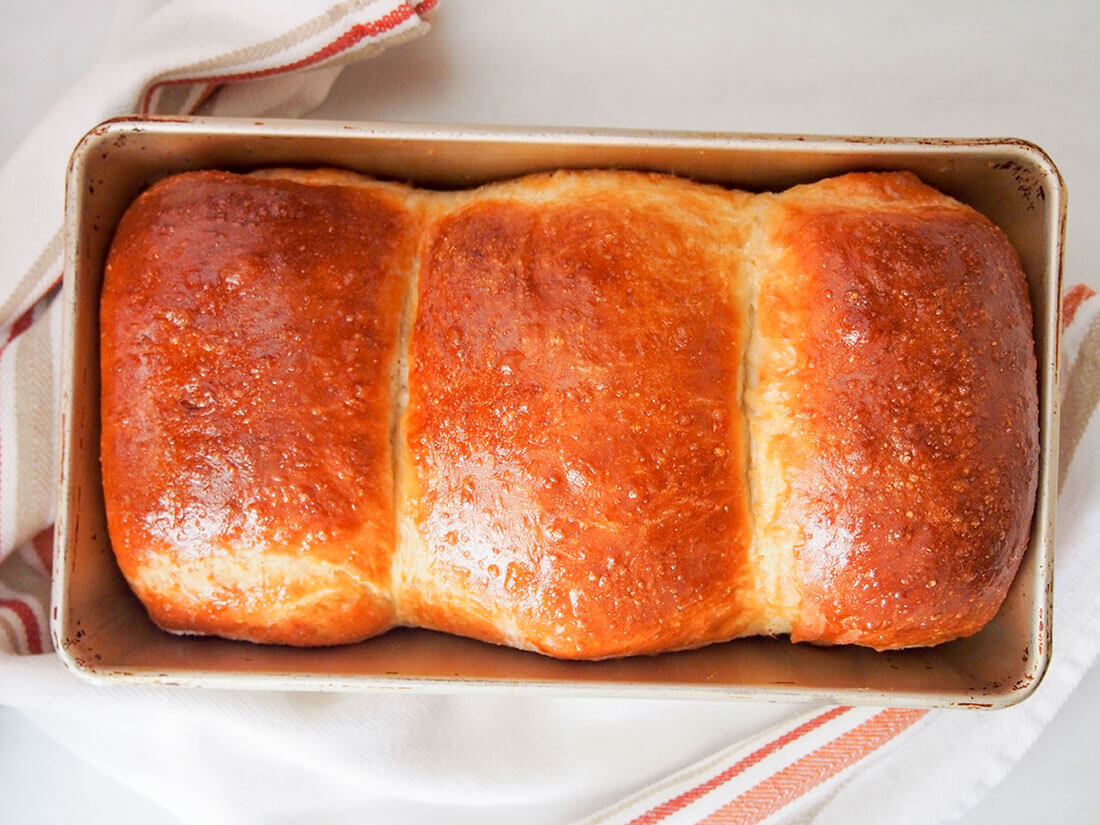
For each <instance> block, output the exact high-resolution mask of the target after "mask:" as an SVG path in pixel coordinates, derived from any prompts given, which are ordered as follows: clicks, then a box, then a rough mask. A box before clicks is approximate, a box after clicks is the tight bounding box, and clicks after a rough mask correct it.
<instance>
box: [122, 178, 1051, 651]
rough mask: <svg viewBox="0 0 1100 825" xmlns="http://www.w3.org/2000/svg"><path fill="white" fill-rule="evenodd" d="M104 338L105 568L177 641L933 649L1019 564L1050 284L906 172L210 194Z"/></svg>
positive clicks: (147, 224) (161, 191)
mask: <svg viewBox="0 0 1100 825" xmlns="http://www.w3.org/2000/svg"><path fill="white" fill-rule="evenodd" d="M101 324H102V376H103V398H102V405H103V410H102V411H103V416H102V417H103V439H102V451H103V452H102V456H103V478H104V489H105V493H106V500H107V512H108V520H109V526H110V532H111V538H112V543H113V545H114V547H115V551H116V554H117V555H118V558H119V563H120V566H121V568H122V570H123V572H124V574H125V575H126V577H127V579H128V580H129V581H130V583H131V585H132V586H133V587H134V589H135V592H137V594H138V596H139V597H140V598H141V599H142V600H143V602H144V603H145V604H146V606H147V608H148V610H149V612H150V615H151V616H152V617H153V619H154V620H155V621H156V622H157V623H158V624H160V625H161V626H163V627H165V628H167V629H170V630H174V631H179V632H192V633H208V634H216V635H223V636H230V637H233V638H242V639H250V640H253V641H259V642H279V643H288V644H336V643H342V642H352V641H356V640H359V639H362V638H365V637H367V636H370V635H374V634H376V633H380V632H382V631H384V630H386V629H388V628H389V627H391V626H393V625H395V624H407V625H413V626H423V627H431V628H435V629H439V630H444V631H448V632H454V633H461V634H464V635H469V636H474V637H476V638H481V639H484V640H487V641H492V642H497V643H503V644H508V645H513V646H517V647H523V648H527V649H532V650H537V651H540V652H543V653H547V654H550V655H554V656H559V657H566V658H603V657H608V656H621V655H630V654H637V653H656V652H660V651H665V650H674V649H682V648H689V647H696V646H699V645H703V644H707V643H710V642H714V641H719V640H724V639H729V638H734V637H738V636H743V635H750V634H782V633H790V634H791V637H792V638H793V639H794V640H796V641H798V640H807V641H813V642H817V643H827V644H832V643H856V644H863V645H869V646H872V647H876V648H879V649H885V648H894V647H906V646H913V645H927V644H936V643H939V642H941V641H946V640H948V639H951V638H956V637H958V636H963V635H968V634H970V633H973V632H975V631H977V630H978V629H980V628H981V626H982V625H984V623H985V622H987V621H988V619H989V618H991V617H992V615H993V614H994V613H995V612H996V610H997V608H998V606H999V605H1000V603H1001V601H1002V600H1003V599H1004V596H1005V594H1006V592H1007V589H1008V586H1009V584H1010V583H1011V580H1012V578H1013V576H1014V574H1015V571H1016V568H1017V566H1018V564H1019V561H1020V557H1021V555H1022V552H1023V550H1024V548H1025V546H1026V541H1027V534H1028V529H1029V526H1030V517H1031V511H1032V507H1033V502H1034V494H1035V485H1036V476H1037V452H1038V448H1037V424H1036V421H1037V402H1036V370H1035V360H1034V354H1033V345H1032V342H1031V321H1030V309H1029V306H1028V301H1027V293H1026V286H1025V282H1024V278H1023V274H1022V272H1021V271H1020V268H1019V263H1018V261H1017V260H1016V256H1015V253H1014V252H1013V250H1012V249H1011V247H1010V245H1009V244H1008V242H1007V240H1006V239H1005V238H1004V236H1003V234H1002V233H1001V232H1000V231H999V230H998V229H996V228H995V227H994V226H992V224H990V223H989V222H988V221H987V220H986V219H985V218H983V217H982V216H980V215H978V214H977V213H975V212H974V211H973V210H971V209H969V208H968V207H965V206H963V205H961V204H959V203H957V202H955V201H953V200H951V199H949V198H947V197H945V196H943V195H941V194H939V193H938V192H936V191H935V190H933V189H930V188H929V187H927V186H925V185H924V184H922V183H920V182H919V181H918V180H917V179H916V178H915V177H913V176H912V175H908V174H906V173H886V174H852V175H845V176H843V177H840V178H834V179H831V180H828V181H822V182H820V183H818V184H813V185H809V186H803V187H796V188H795V189H792V190H790V191H788V192H786V193H784V194H782V195H757V196H751V195H748V194H746V193H741V192H734V191H728V190H723V189H719V188H717V187H710V186H702V185H698V184H693V183H689V182H687V181H683V180H680V179H676V178H672V177H668V176H661V175H646V174H637V173H624V172H559V173H554V174H547V175H535V176H531V177H528V178H523V179H520V180H517V181H512V182H508V183H502V184H494V185H491V186H486V187H482V188H481V189H477V190H471V191H467V192H453V193H436V192H426V191H422V190H413V189H409V188H406V187H401V186H396V185H391V184H384V183H379V182H375V181H371V180H369V179H366V178H363V177H361V176H357V175H354V174H352V173H347V172H336V171H330V170H317V171H312V172H301V171H289V170H265V171H263V172H260V173H254V174H253V175H251V176H237V175H228V174H224V173H217V172H203V173H190V174H187V175H181V176H177V177H174V178H170V179H168V180H166V181H163V182H162V183H160V184H158V185H157V186H155V187H153V188H152V189H151V190H150V191H149V192H147V193H146V194H145V195H143V196H142V197H141V198H139V199H138V201H137V202H136V203H135V205H134V206H133V207H131V209H130V210H129V211H128V212H127V214H126V216H125V217H124V219H123V221H122V223H121V225H120V227H119V229H118V233H117V236H116V240H115V243H114V246H113V248H112V251H111V254H110V258H109V261H108V266H107V272H106V280H105V286H104V293H103V299H102V305H101Z"/></svg>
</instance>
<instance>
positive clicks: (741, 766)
mask: <svg viewBox="0 0 1100 825" xmlns="http://www.w3.org/2000/svg"><path fill="white" fill-rule="evenodd" d="M849 710H851V708H850V707H836V708H832V709H831V710H828V711H825V712H824V713H821V714H819V715H817V716H815V717H814V718H813V719H810V720H809V721H808V722H804V723H803V724H801V725H799V726H798V727H797V728H794V729H793V730H789V731H787V732H786V733H785V734H783V735H782V736H779V737H777V738H776V739H773V740H772V741H771V742H769V743H768V744H766V745H764V746H762V747H760V748H757V749H756V750H755V751H753V752H752V753H750V754H749V755H748V756H746V757H744V758H743V759H739V760H738V761H737V762H735V763H734V764H733V765H730V766H729V767H728V768H726V769H725V770H724V771H722V772H721V773H719V774H718V775H716V776H714V777H712V778H711V779H708V780H707V781H706V782H703V783H702V784H700V785H697V786H695V787H694V788H692V789H691V790H690V791H686V792H684V793H682V794H680V795H679V796H677V797H675V798H673V799H670V800H669V801H668V802H664V803H662V804H660V805H658V806H657V807H656V808H653V809H651V810H649V811H646V812H645V813H644V814H642V815H641V816H638V817H636V818H635V819H633V820H631V821H630V823H629V825H655V823H658V822H660V821H661V820H662V819H665V818H666V817H668V816H671V815H672V814H674V813H676V812H677V811H679V810H681V809H682V808H684V807H686V806H688V805H690V804H691V803H692V802H695V801H696V800H697V799H700V798H701V797H703V796H705V795H706V794H708V793H710V792H711V791H713V790H714V789H715V788H718V787H720V786H722V785H724V784H725V783H726V782H728V781H729V780H731V779H733V778H734V777H735V776H738V775H739V774H741V773H744V772H745V771H746V770H748V769H749V768H751V767H752V766H753V765H755V764H756V763H757V762H759V761H760V760H762V759H764V758H765V757H767V756H769V755H771V754H773V753H775V752H776V751H777V750H779V749H780V748H784V747H786V746H787V745H790V744H791V743H792V742H795V741H797V740H798V739H799V738H801V737H803V736H805V735H806V734H807V733H809V732H810V731H812V730H816V729H817V728H819V727H821V726H822V725H824V724H825V723H826V722H829V721H832V720H833V719H835V718H837V717H838V716H840V715H841V714H843V713H846V712H847V711H849Z"/></svg>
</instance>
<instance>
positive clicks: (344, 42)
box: [140, 0, 437, 115]
mask: <svg viewBox="0 0 1100 825" xmlns="http://www.w3.org/2000/svg"><path fill="white" fill-rule="evenodd" d="M436 2H437V0H424V2H422V3H417V4H416V5H415V6H408V5H404V6H401V7H400V8H397V9H394V10H393V11H391V12H389V13H388V14H385V15H383V16H382V17H379V18H378V19H377V20H373V21H371V22H370V23H357V24H355V25H354V26H352V27H351V28H350V29H348V30H347V31H346V32H344V33H343V34H342V35H340V36H339V37H338V38H336V39H335V40H333V41H332V42H331V43H329V44H328V45H327V46H324V47H322V48H320V49H318V50H317V51H315V52H314V53H313V54H310V55H307V56H306V57H303V58H301V59H300V60H295V61H294V62H293V63H286V64H284V65H282V66H274V67H272V68H270V69H257V70H256V71H253V72H239V73H237V74H227V75H214V76H209V77H180V78H174V79H172V80H161V81H158V82H156V83H153V84H152V85H150V86H148V87H146V89H145V91H144V92H143V93H142V95H141V107H140V108H141V113H142V114H143V115H147V114H149V108H150V107H151V106H152V104H153V95H154V94H155V93H156V91H157V90H158V89H160V88H161V87H162V86H182V85H189V84H192V83H208V84H221V83H229V82H232V81H235V80H256V79H257V78H261V77H270V76H271V75H276V74H283V73H285V72H294V71H298V70H300V69H305V68H308V67H310V66H314V65H316V64H318V63H322V62H324V61H325V60H328V59H329V58H332V57H335V56H336V55H338V54H340V53H341V52H344V51H347V50H348V49H350V48H351V47H352V46H354V45H355V44H356V43H358V42H359V41H360V40H363V39H364V38H367V37H377V36H378V35H380V34H385V33H386V32H388V31H389V30H390V29H394V28H396V27H397V26H400V25H401V24H402V23H404V22H405V21H406V20H408V19H409V18H411V17H412V16H413V15H418V16H419V15H422V14H427V13H428V12H430V11H431V10H432V9H434V8H435V5H436Z"/></svg>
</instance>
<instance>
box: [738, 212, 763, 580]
mask: <svg viewBox="0 0 1100 825" xmlns="http://www.w3.org/2000/svg"><path fill="white" fill-rule="evenodd" d="M756 202H757V201H756V199H755V198H753V199H752V200H750V201H749V202H748V203H747V204H746V205H745V206H743V207H741V208H742V209H744V208H746V207H747V208H748V210H749V220H748V222H747V227H746V229H745V232H746V234H747V237H746V239H745V241H744V243H743V245H742V246H741V248H740V249H739V250H738V256H739V258H740V259H741V260H740V261H739V264H740V265H739V266H738V268H737V271H736V272H735V277H736V278H737V279H738V281H739V282H740V286H741V300H742V306H743V309H744V315H743V318H742V323H743V324H744V329H743V330H742V333H741V364H740V370H739V375H738V381H737V394H738V397H737V408H738V410H739V411H740V413H741V443H742V445H743V450H744V458H743V460H744V464H743V466H744V474H745V475H744V484H745V499H746V505H747V512H748V525H747V526H748V543H749V546H748V553H747V562H748V563H749V564H750V566H751V568H752V570H753V571H754V572H753V578H754V582H755V584H756V589H757V591H758V595H759V596H762V595H763V594H762V593H759V590H760V587H759V585H760V576H759V575H758V574H757V573H756V572H755V571H756V570H757V569H758V566H757V564H756V554H757V541H756V535H757V530H756V491H755V489H754V487H755V485H754V479H753V449H754V444H753V432H752V416H751V414H750V411H749V403H750V392H751V390H752V389H753V388H754V387H755V381H754V378H755V375H756V374H755V372H754V371H753V369H752V368H753V365H754V364H755V363H756V361H755V359H754V355H755V350H754V347H755V345H756V342H757V335H756V298H757V292H758V290H757V286H756V270H757V262H756V260H755V256H754V250H755V247H756V243H755V242H756V238H757V234H758V232H759V223H760V214H759V210H757V209H756V208H755V206H756Z"/></svg>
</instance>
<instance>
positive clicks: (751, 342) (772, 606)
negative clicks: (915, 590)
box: [740, 194, 792, 635]
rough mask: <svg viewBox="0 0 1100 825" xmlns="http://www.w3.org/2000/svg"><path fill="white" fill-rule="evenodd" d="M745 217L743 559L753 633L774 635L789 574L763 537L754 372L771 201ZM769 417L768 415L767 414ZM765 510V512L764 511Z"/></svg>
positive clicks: (765, 498) (764, 498)
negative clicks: (750, 583)
mask: <svg viewBox="0 0 1100 825" xmlns="http://www.w3.org/2000/svg"><path fill="white" fill-rule="evenodd" d="M746 208H747V210H748V212H749V218H748V221H747V223H748V226H747V237H746V240H745V244H744V251H743V267H744V269H743V272H742V273H741V277H742V278H744V280H745V282H746V284H747V296H746V299H745V304H746V312H745V323H746V332H745V335H744V345H743V350H742V365H741V399H740V401H741V414H742V426H743V427H744V433H745V434H744V437H743V439H742V440H743V442H744V444H745V450H746V459H745V486H746V498H747V499H748V505H749V528H750V531H751V533H750V539H749V542H750V544H749V557H750V559H751V565H752V569H753V576H754V585H755V588H756V597H757V598H758V599H759V603H760V607H761V610H762V613H763V616H762V622H761V626H760V627H759V629H758V632H759V633H762V634H766V635H779V634H783V633H788V632H790V624H791V620H792V616H791V615H790V609H789V606H788V604H787V601H788V600H787V599H786V598H784V597H783V595H782V593H781V590H782V587H781V583H780V580H781V579H782V577H783V576H784V575H789V571H788V570H785V569H783V568H784V566H785V560H784V561H780V560H777V559H776V558H775V548H774V547H773V546H770V545H772V543H773V540H774V537H770V536H768V535H766V533H765V525H766V524H767V523H769V521H770V520H771V519H774V518H775V516H776V515H777V514H776V513H775V501H774V500H772V497H771V496H769V495H767V491H766V490H763V489H761V484H760V482H761V479H762V477H763V476H764V475H766V474H767V473H768V472H769V471H770V470H772V469H774V468H772V467H769V466H767V464H768V463H769V462H767V461H766V460H765V459H766V456H765V455H763V454H762V453H761V450H762V448H763V447H765V446H767V441H768V439H767V438H766V432H764V431H761V423H762V422H761V421H760V416H761V415H764V414H765V413H764V408H765V407H766V405H767V404H769V403H773V402H771V401H766V400H763V399H762V398H761V388H760V370H761V366H762V363H763V348H764V341H763V336H762V334H761V331H760V296H761V293H762V291H763V286H764V285H765V282H766V280H767V278H768V271H769V267H768V264H767V262H766V260H765V250H766V249H767V248H768V242H767V241H768V239H767V234H768V228H767V216H768V211H769V210H770V209H773V208H775V202H774V196H773V195H770V194H759V195H755V196H753V198H752V200H751V201H750V202H749V203H748V205H747V206H746ZM773 414H774V411H773ZM765 508H767V509H768V511H767V512H764V510H765Z"/></svg>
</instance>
